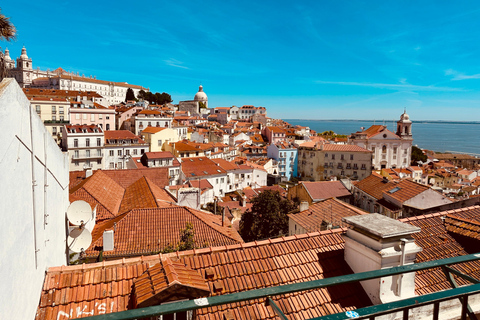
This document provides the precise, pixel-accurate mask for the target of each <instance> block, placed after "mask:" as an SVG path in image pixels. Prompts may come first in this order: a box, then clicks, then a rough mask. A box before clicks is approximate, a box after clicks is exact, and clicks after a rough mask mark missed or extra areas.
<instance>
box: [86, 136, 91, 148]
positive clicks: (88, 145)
mask: <svg viewBox="0 0 480 320" xmlns="http://www.w3.org/2000/svg"><path fill="white" fill-rule="evenodd" d="M85 146H87V147H90V138H87V139H85Z"/></svg>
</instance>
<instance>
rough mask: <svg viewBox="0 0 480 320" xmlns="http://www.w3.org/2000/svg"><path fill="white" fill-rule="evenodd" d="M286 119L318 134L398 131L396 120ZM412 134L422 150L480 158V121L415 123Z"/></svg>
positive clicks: (415, 142) (414, 143) (414, 142)
mask: <svg viewBox="0 0 480 320" xmlns="http://www.w3.org/2000/svg"><path fill="white" fill-rule="evenodd" d="M283 120H284V121H286V122H288V123H290V124H291V125H301V126H307V127H310V129H312V130H315V131H316V132H317V133H321V132H324V131H329V130H332V131H334V132H335V133H337V134H346V135H349V134H352V133H354V132H357V131H360V130H361V129H360V128H361V127H365V129H367V128H369V127H370V126H372V125H373V124H377V125H386V126H387V129H388V130H390V131H393V132H396V131H397V122H396V121H397V120H388V121H373V120H303V119H283ZM412 135H413V145H416V146H418V147H419V148H422V149H428V150H434V151H437V152H451V153H467V154H472V155H477V156H480V122H459V121H451V122H450V121H413V124H412Z"/></svg>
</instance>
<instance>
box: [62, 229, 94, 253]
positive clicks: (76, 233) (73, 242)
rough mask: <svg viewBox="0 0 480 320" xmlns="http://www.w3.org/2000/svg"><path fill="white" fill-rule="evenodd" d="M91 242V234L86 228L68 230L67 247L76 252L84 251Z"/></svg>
mask: <svg viewBox="0 0 480 320" xmlns="http://www.w3.org/2000/svg"><path fill="white" fill-rule="evenodd" d="M91 243H92V234H91V233H90V231H88V230H87V229H85V228H83V229H80V228H75V229H73V230H72V231H70V234H69V235H68V238H67V245H68V248H69V249H70V250H71V251H73V252H76V253H80V252H82V251H85V250H87V249H88V247H90V244H91Z"/></svg>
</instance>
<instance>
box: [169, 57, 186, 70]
mask: <svg viewBox="0 0 480 320" xmlns="http://www.w3.org/2000/svg"><path fill="white" fill-rule="evenodd" d="M163 62H165V63H166V64H167V65H169V66H171V67H175V68H182V69H190V68H188V67H186V66H184V65H183V62H181V61H178V60H177V59H168V60H163Z"/></svg>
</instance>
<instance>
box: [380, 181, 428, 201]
mask: <svg viewBox="0 0 480 320" xmlns="http://www.w3.org/2000/svg"><path fill="white" fill-rule="evenodd" d="M390 185H391V187H390V188H389V189H386V190H384V191H383V193H384V194H387V195H388V196H389V197H392V198H394V199H396V200H398V201H400V202H401V203H403V202H405V201H407V200H409V199H411V198H413V197H415V196H418V195H419V194H421V193H422V192H424V191H426V190H428V189H430V187H429V186H426V185H424V184H420V183H416V182H413V181H411V180H401V181H399V182H394V183H392V184H390Z"/></svg>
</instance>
